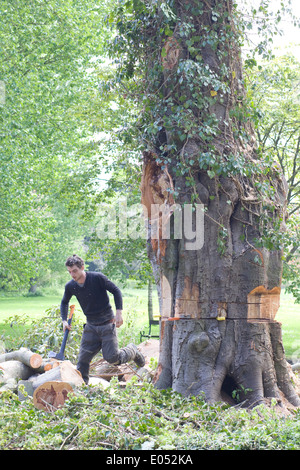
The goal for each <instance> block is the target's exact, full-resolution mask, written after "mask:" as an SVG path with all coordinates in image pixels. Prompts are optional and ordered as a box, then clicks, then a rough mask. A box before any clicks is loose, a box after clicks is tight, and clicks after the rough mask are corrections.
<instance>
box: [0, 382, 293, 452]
mask: <svg viewBox="0 0 300 470" xmlns="http://www.w3.org/2000/svg"><path fill="white" fill-rule="evenodd" d="M299 418H300V411H297V412H295V414H294V415H291V416H290V417H285V418H284V417H279V416H278V415H277V414H276V412H275V409H273V408H265V407H263V406H259V407H257V408H256V409H254V410H245V409H240V408H232V407H229V406H227V405H223V404H220V405H214V406H213V405H209V404H207V403H206V402H205V401H204V400H203V398H202V397H201V396H198V397H194V396H191V397H183V396H181V395H180V394H178V393H176V392H174V391H172V390H163V391H159V390H157V389H155V388H154V386H153V385H152V384H151V383H146V382H145V383H143V384H142V386H137V385H136V383H135V380H132V381H131V382H130V383H129V385H128V386H127V387H126V389H122V388H121V387H120V386H119V384H118V381H117V380H114V379H113V380H112V381H111V383H110V386H109V388H107V389H105V390H104V389H103V388H101V386H94V387H92V386H83V387H82V388H80V389H77V390H76V391H75V392H74V393H73V394H71V395H70V396H69V399H68V400H67V401H66V402H65V405H64V406H63V407H62V408H60V409H58V410H57V411H55V412H53V413H47V412H44V411H41V410H37V409H35V408H34V405H33V403H32V400H31V399H27V400H26V401H24V402H20V401H19V399H18V397H17V396H16V395H15V394H13V393H10V392H4V393H2V394H1V395H0V430H1V431H0V449H8V450H9V449H30V450H58V449H66V450H68V449H78V450H92V449H97V450H99V449H105V450H131V449H133V450H134V449H152V450H158V449H166V450H168V449H170V450H172V449H173V450H199V449H200V450H201V449H210V450H220V449H224V450H254V449H256V450H271V449H276V450H280V449H282V450H285V449H288V450H292V449H299V446H300V420H299Z"/></svg>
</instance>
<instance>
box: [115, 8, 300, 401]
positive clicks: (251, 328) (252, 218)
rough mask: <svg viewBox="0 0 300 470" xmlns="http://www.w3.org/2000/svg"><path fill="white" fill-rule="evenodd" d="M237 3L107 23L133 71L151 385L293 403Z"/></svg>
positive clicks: (280, 215) (278, 255) (275, 245)
mask: <svg viewBox="0 0 300 470" xmlns="http://www.w3.org/2000/svg"><path fill="white" fill-rule="evenodd" d="M235 6H236V5H233V2H232V1H230V0H228V1H226V2H218V1H215V0H205V1H203V2H200V1H190V0H189V1H185V0H181V1H178V0H174V1H170V2H168V3H164V2H159V3H157V4H155V5H154V4H153V3H152V2H149V3H148V2H145V3H143V4H141V3H139V2H134V4H133V16H132V17H131V20H130V21H129V22H128V24H127V25H126V26H125V25H124V23H121V26H119V28H120V29H119V31H120V37H123V39H124V36H122V34H124V32H125V31H127V34H129V33H128V28H131V30H130V34H129V36H128V37H129V38H130V40H129V39H128V40H127V42H126V44H127V46H126V47H127V49H126V48H125V49H123V53H124V54H125V56H126V68H125V69H124V70H125V71H126V74H127V77H128V78H130V77H132V76H133V74H134V72H135V73H136V74H138V73H140V74H141V76H142V78H143V80H141V83H142V86H143V88H142V89H140V90H139V93H140V94H139V99H140V100H141V101H142V105H143V111H142V113H141V116H140V118H139V121H138V131H139V135H140V138H141V141H142V142H143V146H144V153H143V156H144V165H143V176H142V184H141V192H142V203H143V204H144V206H145V207H146V209H147V213H148V227H149V240H148V253H149V258H150V260H151V263H152V267H153V272H154V274H155V278H156V280H157V286H158V290H159V297H160V309H161V338H160V341H161V350H160V358H159V364H158V369H157V373H156V386H157V387H158V388H168V387H172V388H173V389H174V390H176V391H178V392H180V393H182V394H184V395H185V394H195V395H198V394H200V393H204V394H205V397H206V399H207V400H209V401H219V400H222V399H223V398H224V394H225V395H226V394H229V393H231V392H232V391H234V390H235V391H237V390H239V396H240V397H239V398H240V399H242V400H244V401H245V403H246V404H247V405H249V406H250V405H257V404H260V403H263V402H265V401H268V399H271V398H274V399H277V400H278V402H279V403H281V404H283V403H286V401H288V402H289V404H291V405H293V406H299V405H300V399H299V396H298V393H297V391H296V389H295V388H294V386H293V384H292V377H291V372H290V369H289V367H288V364H287V362H286V359H285V355H284V349H283V345H282V339H281V325H280V324H279V323H277V322H276V320H275V316H276V312H277V310H278V308H279V303H280V291H281V275H282V240H281V239H282V236H283V232H284V225H285V218H286V196H287V185H286V182H285V180H284V178H283V175H282V171H281V168H280V166H279V165H276V166H274V167H270V166H269V165H268V164H266V163H265V162H264V159H263V155H261V154H260V152H259V149H258V146H257V143H256V139H255V133H254V129H253V127H252V124H251V122H250V120H249V115H250V113H249V112H248V104H247V95H246V91H245V87H244V81H243V70H242V60H241V52H240V44H241V39H240V29H241V28H240V25H241V17H240V16H239V14H238V13H237V11H236V10H235ZM133 18H134V19H133ZM120 37H119V39H120ZM117 42H118V41H116V43H117ZM120 43H121V41H120ZM129 43H130V48H129V47H128V44H129ZM135 46H138V48H137V47H135ZM124 47H125V46H124ZM137 51H138V52H137ZM137 57H138V58H139V62H138V61H137ZM188 204H193V206H194V213H193V214H194V215H193V217H194V220H193V229H194V231H196V232H195V233H196V238H197V231H199V230H203V234H204V240H203V243H202V244H201V248H198V249H196V250H195V249H191V245H188V243H189V244H190V242H191V240H190V239H189V237H187V236H186V232H185V230H184V227H182V231H181V234H182V236H181V237H178V236H176V234H175V232H176V228H175V225H176V222H175V218H176V216H175V207H176V208H178V207H179V208H182V212H183V211H184V209H185V207H187V205H188ZM175 205H176V206H175ZM197 205H198V206H199V205H201V207H202V208H203V210H204V217H203V224H204V227H203V226H202V227H199V224H198V222H197V219H196V214H197V210H196V209H197ZM153 207H155V208H157V207H159V208H160V212H157V213H156V218H155V220H154V218H153V217H151V211H153ZM166 212H167V213H169V215H170V219H171V230H170V237H166V236H165V235H164V233H165V232H164V224H165V222H166V219H164V213H166ZM152 213H153V212H152ZM172 220H173V222H174V223H173V224H172ZM182 220H183V221H184V219H182ZM199 220H200V219H199ZM154 223H155V224H157V227H158V232H157V233H158V236H156V237H153V225H154ZM183 225H184V223H183ZM270 233H272V234H274V233H276V236H275V237H274V236H273V235H272V237H271V236H270Z"/></svg>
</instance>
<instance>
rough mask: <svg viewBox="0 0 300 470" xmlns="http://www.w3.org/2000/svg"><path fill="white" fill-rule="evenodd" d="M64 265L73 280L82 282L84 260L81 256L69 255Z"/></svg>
mask: <svg viewBox="0 0 300 470" xmlns="http://www.w3.org/2000/svg"><path fill="white" fill-rule="evenodd" d="M66 266H67V269H68V271H69V273H70V275H71V276H72V278H73V279H74V281H76V282H80V281H83V282H84V278H85V273H84V261H83V259H82V258H80V257H79V256H77V255H72V256H69V258H68V259H67V261H66Z"/></svg>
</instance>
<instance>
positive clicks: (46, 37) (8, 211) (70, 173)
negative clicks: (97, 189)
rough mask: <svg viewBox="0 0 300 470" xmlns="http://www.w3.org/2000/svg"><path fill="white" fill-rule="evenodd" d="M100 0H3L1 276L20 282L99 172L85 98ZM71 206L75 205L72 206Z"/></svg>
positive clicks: (99, 32) (92, 81)
mask: <svg viewBox="0 0 300 470" xmlns="http://www.w3.org/2000/svg"><path fill="white" fill-rule="evenodd" d="M105 8H106V4H105V5H104V6H103V5H100V4H99V2H95V1H94V2H90V3H89V5H88V7H87V4H86V2H84V1H79V2H75V3H74V2H72V1H60V0H50V1H47V2H46V3H43V2H39V1H33V2H27V1H25V2H22V1H19V0H13V1H6V0H4V1H3V2H2V9H1V13H0V21H1V31H0V38H1V60H0V79H1V83H2V84H4V87H5V99H4V101H3V102H2V101H1V106H0V122H1V134H0V149H1V176H0V182H1V193H0V198H1V206H2V207H3V210H2V211H1V214H0V233H1V235H0V240H1V249H0V253H1V263H0V285H3V286H6V287H7V285H8V284H9V285H10V287H11V288H12V287H13V288H16V287H17V288H18V287H20V286H24V285H26V284H27V285H28V283H29V281H30V279H34V278H36V277H37V276H39V275H41V273H42V272H43V270H44V269H45V268H47V267H49V258H50V257H51V255H52V253H53V252H54V251H55V250H57V231H59V232H60V233H61V239H60V240H62V239H63V237H64V232H65V230H64V225H65V224H66V219H65V220H64V221H63V222H62V221H61V220H60V219H59V217H57V214H58V211H59V209H58V205H59V204H60V209H61V210H62V211H65V215H66V216H67V215H70V213H69V214H68V211H70V210H72V211H75V210H76V211H77V212H78V211H79V209H80V208H82V207H84V206H85V204H86V203H87V202H88V201H87V194H88V191H89V190H90V188H91V186H92V185H93V177H94V176H95V174H97V173H98V171H99V168H98V163H97V157H96V151H97V146H96V145H95V142H94V141H93V140H92V139H91V137H92V135H93V128H92V127H91V125H90V122H88V121H87V119H86V115H85V103H86V102H87V101H89V100H90V97H91V94H92V93H94V91H93V90H94V89H95V88H96V86H97V77H96V76H95V73H94V66H93V64H94V62H95V61H99V58H98V55H99V53H100V51H101V49H102V45H103V41H105V30H103V29H102V27H101V18H102V15H104V13H105ZM74 215H75V213H74Z"/></svg>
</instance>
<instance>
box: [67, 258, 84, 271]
mask: <svg viewBox="0 0 300 470" xmlns="http://www.w3.org/2000/svg"><path fill="white" fill-rule="evenodd" d="M74 265H76V266H77V267H78V268H82V266H83V265H84V261H83V259H82V258H80V256H77V255H72V256H69V258H68V259H67V261H66V266H69V267H72V266H74Z"/></svg>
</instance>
